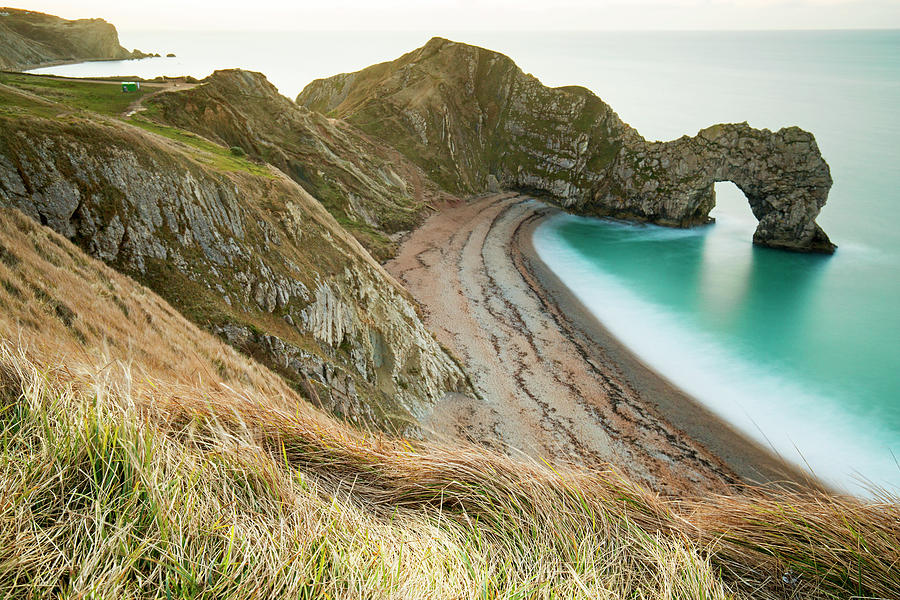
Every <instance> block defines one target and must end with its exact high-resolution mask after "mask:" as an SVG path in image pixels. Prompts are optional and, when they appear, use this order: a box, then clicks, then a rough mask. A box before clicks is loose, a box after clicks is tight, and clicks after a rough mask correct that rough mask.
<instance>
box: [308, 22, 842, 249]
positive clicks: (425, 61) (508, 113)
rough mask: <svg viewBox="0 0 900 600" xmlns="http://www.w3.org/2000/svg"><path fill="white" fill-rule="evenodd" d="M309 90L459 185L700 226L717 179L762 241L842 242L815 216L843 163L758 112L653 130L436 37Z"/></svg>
mask: <svg viewBox="0 0 900 600" xmlns="http://www.w3.org/2000/svg"><path fill="white" fill-rule="evenodd" d="M297 101H298V102H299V103H301V104H303V105H305V106H307V107H309V108H312V109H314V110H318V111H322V112H324V113H327V114H330V115H334V116H338V117H342V118H345V119H346V120H348V121H349V122H351V123H353V124H354V125H356V126H358V127H360V128H361V129H363V130H364V131H366V132H368V133H370V134H372V135H375V136H378V137H381V138H382V139H384V140H385V141H387V142H388V143H390V144H391V145H393V146H394V147H396V148H398V149H399V150H400V151H401V152H403V153H404V154H405V155H406V156H407V157H408V158H409V159H411V160H413V161H415V162H417V163H418V164H419V165H421V166H422V167H423V169H424V170H425V172H426V173H427V174H428V175H429V176H430V177H431V178H432V179H434V180H435V181H437V182H439V183H441V184H442V185H444V186H445V187H446V188H447V189H449V190H452V191H456V192H460V193H475V192H482V191H487V190H491V189H492V188H496V187H507V188H512V189H518V190H526V191H531V192H538V193H542V194H546V195H549V196H550V197H552V198H554V199H555V200H556V201H558V202H559V203H560V204H561V205H562V206H564V207H566V208H567V209H569V210H571V211H573V212H578V213H582V214H593V215H602V216H611V217H619V218H625V219H632V220H640V221H647V222H652V223H658V224H661V225H668V226H677V227H688V226H692V225H696V224H700V223H706V222H708V220H709V212H710V210H711V209H712V208H713V206H714V205H715V190H714V185H713V184H714V183H715V182H717V181H732V182H734V183H735V184H736V185H737V186H738V187H739V188H740V189H741V190H743V191H744V194H745V195H746V196H747V198H748V201H749V202H750V206H751V208H752V209H753V213H754V215H756V217H757V219H758V220H759V227H758V229H757V231H756V233H755V235H754V238H753V241H754V242H755V243H757V244H759V245H764V246H770V247H776V248H784V249H789V250H798V251H815V252H832V251H833V250H834V247H835V246H834V245H833V244H832V243H831V242H830V241H829V239H828V237H827V236H826V235H825V233H824V232H823V231H822V230H821V228H819V226H818V225H817V224H816V222H815V219H816V216H817V215H818V214H819V210H820V209H821V208H822V206H823V205H824V204H825V201H826V199H827V197H828V191H829V189H830V187H831V183H832V180H831V175H830V172H829V168H828V165H827V163H826V162H825V161H824V160H823V158H822V156H821V154H820V152H819V149H818V146H817V145H816V141H815V138H814V137H813V135H812V134H811V133H809V132H806V131H803V130H801V129H798V128H796V127H790V128H786V129H782V130H780V131H777V132H771V131H769V130H765V129H763V130H760V129H754V128H752V127H750V126H748V125H747V124H746V123H741V124H727V125H715V126H713V127H710V128H708V129H704V130H703V131H701V132H700V133H699V134H698V135H696V136H694V137H687V136H685V137H682V138H680V139H678V140H674V141H671V142H650V141H648V140H645V139H644V138H643V137H642V136H641V135H640V134H639V133H638V132H637V131H635V130H634V129H633V128H631V127H630V126H629V125H627V124H626V123H624V122H623V121H622V120H621V119H620V118H619V117H618V116H617V115H616V113H615V112H614V111H613V110H612V108H610V106H609V105H608V104H606V103H605V102H603V101H602V100H601V99H600V98H598V97H597V96H595V95H594V94H593V93H592V92H590V91H589V90H587V89H584V88H581V87H563V88H548V87H546V86H544V85H542V84H541V82H540V81H538V80H537V79H536V78H534V77H532V76H531V75H526V74H525V73H523V72H522V71H521V69H519V68H518V67H517V66H516V65H515V63H513V62H512V60H510V59H509V58H507V57H506V56H504V55H502V54H498V53H496V52H491V51H489V50H485V49H482V48H477V47H475V46H469V45H466V44H460V43H455V42H451V41H449V40H445V39H441V38H435V39H432V40H431V41H429V42H428V44H426V45H425V46H424V47H422V48H420V49H418V50H415V51H413V52H410V53H409V54H406V55H404V56H402V57H400V58H399V59H397V60H395V61H393V62H391V63H384V64H380V65H374V66H372V67H369V68H367V69H364V70H362V71H359V72H356V73H349V74H342V75H337V76H334V77H331V78H328V79H322V80H317V81H314V82H313V83H311V84H310V85H309V86H307V88H306V89H304V90H303V92H302V93H301V94H300V95H299V96H298V98H297Z"/></svg>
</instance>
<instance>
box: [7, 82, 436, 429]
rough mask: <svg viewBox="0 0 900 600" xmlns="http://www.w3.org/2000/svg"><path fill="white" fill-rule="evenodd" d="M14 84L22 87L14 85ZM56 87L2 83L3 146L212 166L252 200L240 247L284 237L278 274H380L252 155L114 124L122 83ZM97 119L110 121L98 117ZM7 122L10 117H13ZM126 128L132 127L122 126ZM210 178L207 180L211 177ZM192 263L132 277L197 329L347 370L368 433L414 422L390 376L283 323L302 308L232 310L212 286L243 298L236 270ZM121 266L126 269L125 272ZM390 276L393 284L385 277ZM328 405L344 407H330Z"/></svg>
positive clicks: (298, 382)
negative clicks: (257, 336) (293, 351)
mask: <svg viewBox="0 0 900 600" xmlns="http://www.w3.org/2000/svg"><path fill="white" fill-rule="evenodd" d="M34 80H37V81H34ZM8 81H9V82H10V83H15V82H16V79H13V80H11V81H10V80H8ZM57 83H58V82H57V81H55V80H54V79H53V78H48V77H33V78H29V79H28V80H27V84H28V86H27V87H28V88H29V89H23V87H21V86H20V85H15V86H14V85H9V86H3V85H0V121H3V124H2V125H0V143H8V144H20V143H21V142H20V141H18V140H17V139H16V136H15V132H16V131H19V130H23V131H30V132H42V133H45V134H47V135H49V136H51V137H52V138H54V139H66V138H73V139H81V140H85V141H87V140H88V139H91V140H92V143H94V145H95V147H96V148H97V149H98V151H99V150H100V149H105V148H115V147H125V148H130V149H134V150H136V151H137V152H138V153H139V154H140V155H144V156H149V157H153V158H154V159H157V160H159V161H162V163H163V164H164V165H165V166H166V167H171V168H172V169H175V170H180V169H183V168H187V169H189V170H191V171H194V172H195V174H198V173H197V172H196V171H197V167H198V166H199V168H202V169H207V168H209V169H212V170H213V174H214V175H215V176H217V177H220V178H222V179H227V180H228V181H229V182H230V183H231V184H232V185H237V186H238V187H239V188H241V190H242V192H243V195H244V197H245V200H246V204H245V206H244V207H243V208H244V209H245V210H246V211H247V212H249V213H250V214H249V215H248V217H252V218H248V219H247V220H246V227H247V228H248V231H247V238H246V239H245V240H243V243H244V244H245V246H246V248H247V249H248V250H249V251H251V252H260V253H261V252H263V249H264V248H266V245H265V244H264V243H263V241H262V239H263V237H264V233H263V231H262V230H261V229H260V226H262V225H268V227H269V229H270V230H272V229H274V230H275V231H280V232H281V235H282V236H283V237H282V240H283V243H281V244H280V245H279V247H278V248H277V251H278V252H279V254H278V255H277V256H279V257H280V258H281V259H282V260H283V262H284V264H280V263H279V261H278V260H272V261H267V262H269V263H271V267H272V269H273V270H274V271H275V272H276V273H277V274H279V275H283V276H285V277H288V278H290V279H292V280H295V281H300V282H302V283H303V284H304V285H306V287H307V288H308V289H309V290H316V288H317V286H318V285H319V283H320V282H322V281H325V282H328V281H329V280H330V279H331V278H333V277H337V276H338V275H336V274H340V273H342V272H344V270H345V268H346V267H347V266H348V265H356V266H359V267H361V268H362V269H364V270H372V269H374V270H375V271H378V272H379V273H382V274H383V272H382V271H380V267H378V266H377V265H376V263H375V262H374V261H372V260H371V258H370V257H368V256H367V255H366V254H365V252H364V251H363V250H362V249H361V248H359V246H358V245H357V244H356V242H355V241H354V239H353V238H352V237H351V236H350V235H348V234H347V233H346V232H345V231H344V230H343V229H341V228H340V227H338V226H336V225H334V224H333V221H331V219H330V217H329V216H328V213H326V211H325V210H323V208H322V206H320V205H319V203H318V202H317V201H316V200H315V199H314V198H312V197H311V196H309V195H308V194H305V193H304V192H303V191H302V190H298V188H297V186H296V185H294V184H293V183H292V182H290V181H289V180H287V178H285V177H283V176H281V175H280V174H278V173H277V172H275V171H272V170H270V168H269V167H268V166H266V165H265V164H263V163H260V162H257V161H254V160H251V159H249V158H247V157H238V156H234V155H233V154H232V153H231V152H230V151H229V149H227V148H225V147H223V146H221V145H219V144H216V143H214V142H212V141H210V140H209V139H207V138H204V137H202V136H200V135H197V134H195V133H193V132H191V131H187V130H184V129H179V128H177V127H171V126H166V125H161V124H159V123H156V122H153V121H150V120H147V119H145V118H144V117H142V116H141V115H140V114H139V115H136V116H134V117H131V118H129V119H120V118H116V116H115V115H117V110H118V108H119V104H118V97H117V96H116V95H115V94H121V92H120V91H118V90H119V88H117V87H116V86H111V85H107V84H104V83H84V85H76V86H73V87H71V88H65V89H66V94H65V98H63V97H62V96H61V95H60V94H57V93H56V90H57V89H58V88H57ZM108 88H112V89H115V90H116V92H115V94H106V91H107V89H108ZM104 94H106V95H104ZM100 97H105V98H107V103H106V104H102V103H101V104H99V105H97V104H94V105H93V106H92V108H95V109H96V110H93V111H89V110H87V109H86V108H83V106H84V105H85V104H86V103H87V102H88V99H89V98H100ZM132 98H133V96H132ZM63 100H64V101H63ZM98 114H103V115H109V117H101V118H98V116H97V115H98ZM4 117H8V118H9V119H8V120H6V119H4ZM34 117H40V119H34ZM123 123H125V124H126V125H124V126H123V125H122V124H123ZM128 125H134V126H137V127H139V128H140V129H143V130H145V131H149V132H151V133H153V134H157V135H161V136H163V137H164V138H166V139H167V140H171V141H173V142H175V144H174V145H169V147H166V148H162V147H161V146H160V145H159V144H160V140H156V139H154V138H152V137H151V138H147V137H146V136H143V135H141V132H140V130H135V129H134V128H131V127H128ZM94 138H96V139H94ZM21 151H22V152H26V153H27V152H28V151H29V149H27V148H23V149H21ZM204 172H205V173H206V174H207V175H209V174H210V173H209V172H208V171H204ZM200 174H201V175H202V173H200ZM298 192H300V193H299V195H298ZM293 206H299V207H300V212H299V213H298V215H296V216H293V217H292V216H290V214H289V213H291V211H292V210H293V208H291V207H293ZM295 217H296V218H295ZM295 221H296V223H295V224H296V227H297V228H296V230H294V229H290V228H287V229H285V227H287V226H286V225H285V223H286V222H291V223H294V222H295ZM301 240H302V243H301ZM169 241H171V240H169ZM173 243H174V242H173ZM311 248H315V251H314V252H312V251H310V250H311ZM266 252H268V254H270V255H272V256H276V254H275V252H276V249H274V248H269V249H268V250H266ZM190 258H191V259H192V263H193V264H192V271H193V275H194V277H188V276H186V275H185V273H183V272H181V271H179V270H177V269H175V268H172V266H171V265H170V264H168V263H167V262H166V261H154V260H148V263H149V268H148V269H147V271H146V273H142V274H137V273H132V274H133V275H134V276H136V277H138V278H139V279H140V281H141V282H142V283H144V284H146V285H148V286H150V287H151V288H152V289H154V290H156V291H157V292H158V293H160V294H161V295H163V296H164V297H165V299H166V300H167V301H168V302H170V303H172V304H173V305H175V306H176V307H177V308H178V309H179V310H180V311H181V313H182V314H184V315H186V316H187V317H188V318H190V319H191V320H192V321H193V322H195V323H199V324H201V325H203V326H206V327H209V328H212V327H215V326H220V325H223V324H226V323H231V324H237V325H240V326H244V327H249V328H250V329H251V330H252V331H254V332H262V333H265V334H270V335H274V336H277V337H278V338H280V339H281V340H284V341H285V342H287V343H289V344H291V345H293V346H294V347H296V348H299V349H301V350H303V351H306V352H310V353H312V354H314V355H317V356H319V357H321V358H322V359H323V360H325V361H328V362H330V363H331V364H333V365H335V366H337V367H338V368H340V369H342V370H343V371H342V372H344V373H348V374H349V376H350V377H353V378H355V382H356V388H357V390H358V391H359V393H360V394H361V395H364V396H366V398H367V406H366V409H367V410H366V414H365V415H363V416H360V415H359V414H357V413H356V412H354V411H355V408H352V407H351V408H350V409H349V412H350V414H347V415H345V416H347V418H354V419H363V420H365V422H366V424H367V426H372V427H376V428H386V429H391V430H395V429H400V430H403V429H404V428H408V427H409V426H410V425H411V423H414V422H415V420H414V418H413V417H411V416H410V414H409V412H408V409H407V408H406V407H405V406H404V405H403V404H402V402H397V398H396V397H395V395H394V393H393V392H394V385H395V382H392V381H389V379H390V377H389V376H385V377H383V378H382V379H383V380H378V381H375V382H372V381H367V380H365V379H364V378H362V377H361V376H359V375H358V373H356V372H355V365H354V362H353V359H354V357H353V356H351V355H350V353H349V352H348V350H347V348H346V344H342V345H341V346H340V347H337V348H333V347H330V346H328V345H327V344H324V343H323V342H321V341H320V340H318V339H317V338H315V336H314V335H313V334H312V333H308V332H307V333H302V332H300V331H298V330H297V328H295V327H291V326H289V325H288V324H286V322H285V321H284V319H283V318H282V317H283V315H284V314H287V313H286V311H288V310H293V311H294V314H295V318H296V313H297V312H299V311H300V310H302V308H303V307H302V306H299V305H298V306H294V305H288V306H287V307H284V308H278V309H276V310H275V312H273V313H268V312H266V311H264V310H261V309H260V308H259V307H258V306H257V305H256V304H255V303H254V302H253V301H252V300H251V301H250V302H245V303H227V302H225V301H223V298H222V295H221V294H220V293H219V292H218V291H217V290H216V288H215V284H220V286H224V288H225V289H226V290H227V291H228V292H229V293H232V295H237V296H239V295H240V294H241V293H242V292H241V289H240V286H241V284H240V283H239V282H237V281H236V280H235V278H234V277H233V273H230V272H228V271H227V269H226V270H224V271H223V270H222V269H221V268H220V269H219V271H220V273H219V274H218V275H210V276H206V275H204V272H203V268H205V267H204V265H205V263H204V262H203V257H200V256H197V257H190ZM193 259H196V260H193ZM254 264H255V263H254ZM118 266H121V267H122V268H123V269H124V268H126V266H124V265H118ZM251 266H252V265H251ZM383 276H384V277H385V278H388V276H387V275H386V274H383ZM204 277H205V279H204ZM391 281H392V280H391ZM364 283H369V282H368V281H366V282H364ZM389 286H390V284H389ZM396 292H397V293H398V294H400V295H402V296H404V297H407V296H408V294H407V293H406V291H405V290H403V289H402V288H400V287H399V286H397V289H396ZM407 299H408V298H407ZM351 303H352V302H351ZM382 308H383V307H382ZM369 310H370V311H371V312H372V315H370V316H371V317H373V318H374V317H375V316H376V315H377V314H381V313H380V312H379V311H380V310H381V308H379V307H378V306H377V305H373V306H370V307H369ZM244 350H246V351H247V352H248V353H250V354H251V355H253V356H254V357H256V358H258V359H259V360H262V361H264V362H265V363H266V364H268V365H269V366H272V367H274V366H275V365H273V364H272V361H271V360H269V358H270V357H269V356H267V355H266V354H265V352H264V351H263V350H260V349H257V348H245V349H244ZM398 358H399V357H398ZM279 372H281V373H282V374H283V375H284V376H285V377H286V378H288V380H289V381H290V382H291V384H292V385H294V386H295V388H297V389H304V390H306V391H305V394H306V396H307V397H308V398H310V397H312V398H318V397H319V395H321V394H322V390H321V388H320V387H319V386H320V383H319V382H318V381H314V380H312V379H308V378H304V377H301V378H298V377H296V376H295V374H293V373H290V372H288V371H284V370H280V371H279ZM414 376H415V374H412V373H410V374H403V375H402V377H401V379H403V381H399V383H396V385H406V386H407V387H406V388H405V389H407V390H408V391H409V393H411V394H414V393H415V390H416V389H418V388H417V387H416V385H415V382H413V383H412V384H409V385H408V382H407V381H406V378H408V377H414ZM326 404H327V401H326ZM329 408H332V409H335V410H338V409H337V408H335V407H333V406H329ZM339 410H345V408H343V407H342V408H340V409H339Z"/></svg>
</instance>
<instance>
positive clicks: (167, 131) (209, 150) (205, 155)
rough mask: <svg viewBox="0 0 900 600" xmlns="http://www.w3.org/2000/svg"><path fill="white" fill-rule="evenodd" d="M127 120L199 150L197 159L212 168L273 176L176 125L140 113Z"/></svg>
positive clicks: (250, 162)
mask: <svg viewBox="0 0 900 600" xmlns="http://www.w3.org/2000/svg"><path fill="white" fill-rule="evenodd" d="M127 122H128V123H131V124H132V125H136V126H137V127H140V128H141V129H144V130H146V131H150V132H152V133H155V134H157V135H161V136H163V137H166V138H169V139H170V140H174V141H176V142H180V143H182V144H186V145H187V146H190V147H191V148H193V149H195V150H199V151H200V152H202V154H201V155H198V156H197V158H198V160H200V162H202V163H204V164H206V165H209V166H211V167H213V168H214V169H218V170H221V171H243V172H245V173H250V174H251V175H257V176H260V177H267V178H269V179H273V178H274V177H275V175H273V174H272V173H271V172H270V171H269V169H268V168H266V166H265V165H262V164H258V163H255V162H253V161H251V160H249V159H247V158H244V157H240V156H235V155H234V154H232V153H231V151H230V150H229V149H228V148H226V147H224V146H220V145H219V144H216V143H213V142H211V141H209V140H208V139H206V138H204V137H201V136H199V135H197V134H195V133H191V132H190V131H185V130H184V129H179V128H177V127H170V126H168V125H160V124H159V123H156V122H154V121H151V120H149V119H147V118H145V117H144V116H142V115H135V116H132V117H130V118H129V119H128V120H127Z"/></svg>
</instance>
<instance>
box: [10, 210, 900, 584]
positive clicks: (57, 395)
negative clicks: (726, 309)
mask: <svg viewBox="0 0 900 600" xmlns="http://www.w3.org/2000/svg"><path fill="white" fill-rule="evenodd" d="M0 239H2V247H0V308H2V310H0V595H2V596H3V597H8V598H21V597H87V596H88V595H89V594H94V595H93V596H92V597H98V598H100V597H102V598H114V597H149V598H221V597H237V598H244V597H247V598H253V597H257V598H263V597H266V598H268V597H299V598H312V597H323V598H327V597H341V598H598V597H599V598H685V599H689V598H690V599H695V598H726V597H739V598H751V597H752V598H766V597H784V598H787V597H791V598H814V597H848V596H851V595H859V596H881V597H891V594H892V593H893V592H894V591H896V590H897V589H898V588H900V572H898V570H896V569H895V568H894V567H895V565H896V564H897V561H898V560H900V540H898V536H900V525H898V524H900V510H898V506H897V504H896V503H895V502H885V503H883V504H869V505H863V504H861V503H859V502H857V501H854V500H847V499H838V498H833V497H827V496H821V495H811V496H799V495H798V496H784V495H782V496H774V495H771V494H769V495H765V494H766V493H764V492H756V493H754V494H753V495H747V496H745V497H722V498H708V499H704V500H703V501H701V502H695V501H683V502H680V503H674V502H663V501H661V500H659V499H658V498H657V497H655V496H654V495H652V494H649V493H647V492H645V491H643V490H641V489H640V488H638V487H637V486H634V485H632V484H630V483H629V482H627V481H626V480H624V479H622V478H621V477H620V476H618V475H617V474H615V473H614V472H605V473H604V472H582V471H573V470H567V471H558V470H554V469H553V468H551V467H550V466H549V465H536V464H531V463H522V462H516V461H513V460H510V459H508V458H505V457H502V456H498V455H494V454H492V453H490V452H487V451H485V450H481V449H476V448H472V447H465V446H463V447H456V448H445V447H440V446H434V445H424V444H410V443H407V442H404V441H402V440H392V439H389V438H384V437H380V436H372V435H364V434H361V433H358V432H356V431H354V430H352V429H349V428H347V427H346V426H344V425H342V424H340V423H337V422H335V421H333V420H331V419H329V418H327V417H325V416H323V415H321V414H319V413H317V412H316V411H315V410H314V409H312V408H310V407H309V406H308V405H303V403H300V402H297V399H296V397H295V395H294V392H292V391H291V390H290V389H289V388H287V387H286V386H285V385H284V383H283V382H282V381H281V380H280V379H279V378H278V377H276V376H274V375H272V374H271V373H269V372H267V371H266V370H265V369H263V368H261V367H259V366H257V365H255V364H254V363H253V362H252V361H249V360H247V359H245V358H243V357H241V356H240V355H238V354H237V353H235V352H234V351H232V350H231V349H230V348H228V347H226V346H224V345H223V344H221V343H220V342H219V341H217V340H216V339H214V338H212V337H211V336H208V335H206V334H205V333H203V332H201V331H199V330H198V329H197V328H196V327H195V326H193V325H192V324H190V323H188V322H187V321H185V320H184V319H183V318H182V317H181V316H180V315H178V313H177V312H176V311H174V310H173V309H172V308H171V307H169V306H168V305H167V304H166V303H165V302H164V301H162V300H161V299H160V298H158V297H157V296H155V295H154V294H152V293H151V292H150V291H148V290H147V289H145V288H141V287H140V286H138V285H137V284H135V283H134V282H132V281H130V280H129V279H127V278H125V277H124V276H122V275H120V274H118V273H116V272H114V271H112V270H111V269H109V268H107V267H106V266H105V265H103V264H102V263H100V262H98V261H95V260H93V259H90V258H88V257H86V256H85V255H84V254H82V253H81V251H80V250H79V249H77V248H76V247H75V246H73V245H72V244H70V243H69V242H68V241H66V240H65V239H63V238H62V237H60V236H58V235H56V234H54V233H52V232H51V231H49V230H48V229H46V228H43V227H40V226H38V225H37V224H35V223H34V222H33V221H31V220H29V219H27V218H25V217H23V216H21V215H20V214H18V213H16V212H14V211H0ZM61 290H65V292H64V293H60V291H61ZM782 578H784V580H785V581H788V582H794V583H788V584H787V585H785V584H783V583H782Z"/></svg>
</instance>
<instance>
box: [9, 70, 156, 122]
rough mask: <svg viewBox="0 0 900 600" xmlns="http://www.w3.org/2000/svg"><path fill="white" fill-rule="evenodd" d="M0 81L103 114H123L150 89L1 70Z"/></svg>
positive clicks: (49, 98) (55, 100)
mask: <svg viewBox="0 0 900 600" xmlns="http://www.w3.org/2000/svg"><path fill="white" fill-rule="evenodd" d="M0 83H2V84H5V85H9V86H12V87H16V88H19V89H21V90H24V91H27V92H31V93H33V94H36V95H38V96H41V97H43V98H46V99H47V100H51V101H54V102H60V103H63V104H67V105H69V106H73V107H76V108H81V109H84V110H89V111H92V112H97V113H100V114H104V115H120V114H122V113H123V112H125V110H126V109H127V108H128V106H129V105H130V104H131V103H132V102H134V101H135V100H138V99H140V98H141V97H142V96H144V95H145V94H147V93H148V92H149V90H148V89H147V88H143V89H141V90H139V91H137V92H128V93H125V92H122V88H121V86H120V85H118V84H117V83H116V82H111V83H96V82H88V81H69V80H65V79H60V78H57V77H48V76H43V75H29V74H25V73H15V74H13V73H0Z"/></svg>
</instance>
